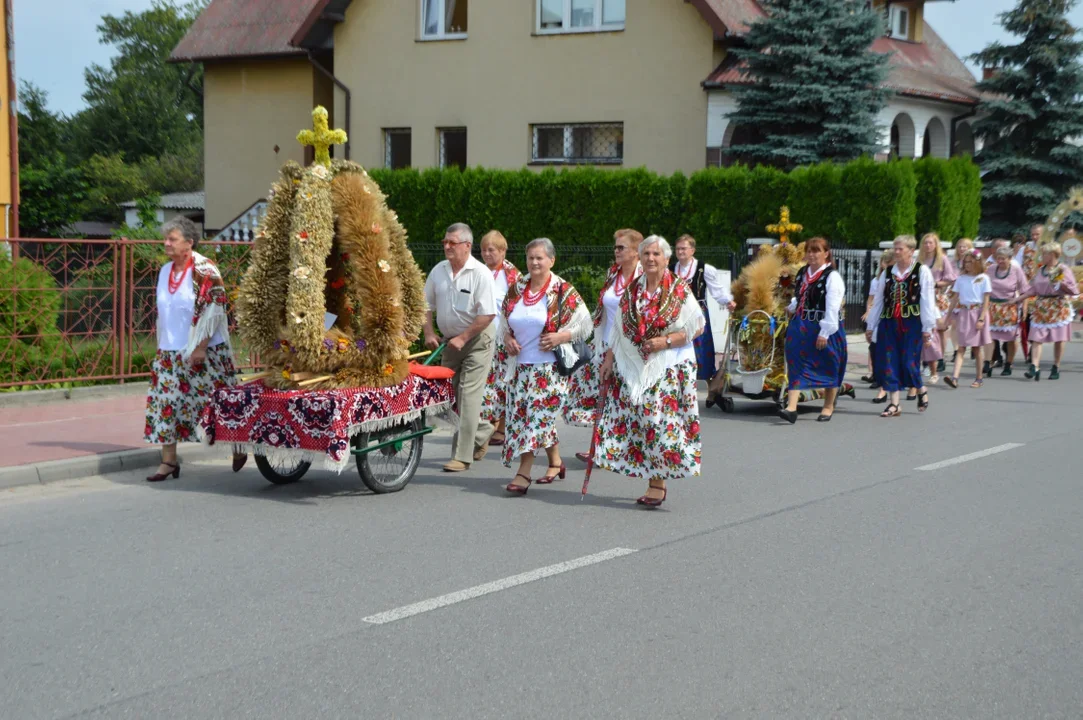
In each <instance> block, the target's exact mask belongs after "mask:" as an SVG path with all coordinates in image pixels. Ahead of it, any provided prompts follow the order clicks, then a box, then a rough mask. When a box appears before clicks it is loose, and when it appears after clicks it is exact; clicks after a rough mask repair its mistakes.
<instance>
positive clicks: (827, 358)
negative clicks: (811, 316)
mask: <svg viewBox="0 0 1083 720" xmlns="http://www.w3.org/2000/svg"><path fill="white" fill-rule="evenodd" d="M819 336H820V323H818V322H815V321H812V320H805V319H803V318H798V317H795V318H794V319H793V320H791V321H790V325H789V327H788V328H786V367H787V372H788V373H789V376H790V385H789V389H790V390H810V389H813V388H837V387H842V380H843V377H844V376H845V375H846V332H845V331H844V330H843V329H842V328H841V327H840V328H839V329H838V330H837V331H836V332H835V333H834V334H833V335H831V337H829V338H827V347H825V348H824V349H823V350H819V349H817V348H816V338H818V337H819Z"/></svg>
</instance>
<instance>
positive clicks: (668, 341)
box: [666, 335, 673, 348]
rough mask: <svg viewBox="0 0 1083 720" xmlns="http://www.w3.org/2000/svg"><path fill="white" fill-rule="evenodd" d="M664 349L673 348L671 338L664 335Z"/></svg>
mask: <svg viewBox="0 0 1083 720" xmlns="http://www.w3.org/2000/svg"><path fill="white" fill-rule="evenodd" d="M666 347H667V348H671V347H673V338H671V337H670V336H669V335H666Z"/></svg>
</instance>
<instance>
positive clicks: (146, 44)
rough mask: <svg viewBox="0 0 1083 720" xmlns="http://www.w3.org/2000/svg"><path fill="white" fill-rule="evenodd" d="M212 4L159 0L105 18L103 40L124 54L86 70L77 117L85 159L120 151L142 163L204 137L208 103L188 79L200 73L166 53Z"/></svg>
mask: <svg viewBox="0 0 1083 720" xmlns="http://www.w3.org/2000/svg"><path fill="white" fill-rule="evenodd" d="M206 4H207V3H206V0H190V1H188V2H184V3H182V4H177V2H176V0H154V3H153V4H152V5H151V7H150V9H149V10H145V11H143V12H139V13H134V12H131V11H127V12H125V13H124V14H123V15H120V16H115V15H105V16H103V17H102V20H101V23H100V24H99V25H98V34H99V37H100V39H101V42H102V43H103V44H106V45H112V46H114V47H115V48H116V49H117V51H118V54H117V56H116V57H115V58H113V59H112V61H111V62H110V64H109V67H102V66H101V65H97V64H95V65H91V66H90V67H89V68H87V69H86V71H85V76H86V85H87V89H86V92H85V93H83V99H84V100H85V101H86V103H87V108H86V109H85V110H83V111H82V112H80V113H79V114H78V115H77V116H76V117H75V118H74V126H75V137H76V141H77V148H78V152H79V157H80V159H87V158H89V157H91V156H93V155H95V154H100V155H106V156H108V155H117V154H121V155H123V156H124V158H125V159H126V160H128V161H129V162H137V161H139V160H140V159H142V158H144V157H158V156H160V155H162V154H165V153H170V152H175V151H178V150H180V149H182V148H185V147H187V146H189V145H191V144H192V143H200V142H201V140H202V124H203V107H202V103H201V101H200V98H199V97H198V96H197V95H196V94H195V93H193V92H192V90H191V88H190V87H189V81H190V82H191V84H192V85H194V86H196V87H198V86H199V85H200V84H201V83H202V71H201V70H198V69H196V70H193V68H195V67H196V66H182V65H175V64H171V63H169V62H168V58H169V54H170V53H171V52H172V50H173V48H174V47H176V45H177V43H178V42H180V39H181V38H182V37H183V36H184V34H185V33H186V32H187V31H188V28H189V27H190V26H191V24H192V22H193V21H194V20H195V18H196V16H197V15H198V14H199V11H200V10H201V9H202V8H203V7H205V6H206ZM190 73H191V75H190Z"/></svg>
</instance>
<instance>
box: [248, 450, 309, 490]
mask: <svg viewBox="0 0 1083 720" xmlns="http://www.w3.org/2000/svg"><path fill="white" fill-rule="evenodd" d="M256 467H258V468H259V472H260V474H261V475H263V477H265V478H267V480H269V481H270V482H273V483H274V484H275V485H289V484H290V483H295V482H297V481H298V480H300V479H301V478H302V477H304V475H305V473H306V472H308V469H309V468H310V467H312V463H310V462H309V461H307V460H298V461H296V462H293V463H290V461H288V460H287V461H286V462H279V463H274V464H272V463H271V461H270V460H268V459H267V458H265V457H264V456H263V455H256Z"/></svg>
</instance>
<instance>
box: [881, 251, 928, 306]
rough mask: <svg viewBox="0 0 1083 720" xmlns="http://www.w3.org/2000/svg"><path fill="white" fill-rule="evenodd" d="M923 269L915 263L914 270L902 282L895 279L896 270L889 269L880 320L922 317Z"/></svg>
mask: <svg viewBox="0 0 1083 720" xmlns="http://www.w3.org/2000/svg"><path fill="white" fill-rule="evenodd" d="M921 267H922V266H921V263H918V262H915V263H914V269H913V270H911V271H910V274H909V275H908V276H907V277H906V278H904V279H902V280H900V279H898V278H897V277H895V269H894V268H888V270H887V278H886V282H885V283H884V309H883V310H882V311H881V313H880V319H882V320H886V319H888V318H894V317H897V318H899V319H902V320H906V319H908V318H912V317H921Z"/></svg>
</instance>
